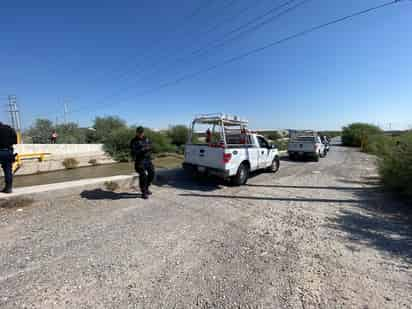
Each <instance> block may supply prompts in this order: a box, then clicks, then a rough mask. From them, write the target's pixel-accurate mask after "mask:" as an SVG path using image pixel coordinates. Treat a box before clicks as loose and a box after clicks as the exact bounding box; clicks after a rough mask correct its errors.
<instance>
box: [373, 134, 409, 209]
mask: <svg viewBox="0 0 412 309" xmlns="http://www.w3.org/2000/svg"><path fill="white" fill-rule="evenodd" d="M379 173H380V175H381V177H382V181H383V184H384V186H385V188H387V189H389V190H393V191H397V192H399V193H401V194H403V195H404V196H405V197H407V198H409V201H410V202H411V203H412V132H411V133H405V134H403V135H402V136H400V137H399V139H398V140H397V141H396V143H395V146H392V147H391V151H387V152H386V153H385V154H384V155H383V156H382V158H381V159H380V160H379ZM411 205H412V204H411Z"/></svg>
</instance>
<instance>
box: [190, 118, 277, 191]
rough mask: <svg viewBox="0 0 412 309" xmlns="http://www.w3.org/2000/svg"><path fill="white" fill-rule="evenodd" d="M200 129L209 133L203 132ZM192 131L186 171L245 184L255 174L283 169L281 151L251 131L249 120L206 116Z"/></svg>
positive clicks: (198, 119) (196, 122) (199, 119)
mask: <svg viewBox="0 0 412 309" xmlns="http://www.w3.org/2000/svg"><path fill="white" fill-rule="evenodd" d="M198 126H200V127H202V126H203V127H205V128H206V130H203V131H199V130H198V129H197V127H198ZM191 132H192V134H191V137H190V139H189V142H188V143H187V144H186V146H185V158H184V163H183V167H184V168H185V169H186V170H190V171H192V172H195V173H201V174H202V173H204V174H211V175H215V176H219V177H222V178H225V179H230V180H231V181H232V183H233V184H235V185H243V184H245V183H246V182H247V180H248V178H249V174H250V173H251V172H253V171H257V170H267V171H272V172H276V171H277V170H278V169H279V166H280V162H279V152H278V149H277V148H276V147H275V146H273V145H271V144H270V143H269V142H268V141H267V140H266V139H265V137H263V136H261V135H259V134H256V133H252V132H250V131H249V130H248V129H247V121H244V120H241V119H239V118H238V117H230V116H227V115H223V114H213V115H202V116H199V117H196V118H195V119H194V120H193V122H192V130H191ZM199 132H203V133H199Z"/></svg>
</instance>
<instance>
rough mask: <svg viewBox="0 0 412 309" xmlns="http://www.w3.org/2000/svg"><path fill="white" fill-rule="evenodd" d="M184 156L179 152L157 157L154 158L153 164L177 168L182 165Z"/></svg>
mask: <svg viewBox="0 0 412 309" xmlns="http://www.w3.org/2000/svg"><path fill="white" fill-rule="evenodd" d="M182 163H183V156H181V155H178V154H173V155H168V156H162V157H157V158H155V159H154V160H153V164H154V165H155V166H156V167H158V168H177V167H181V166H182Z"/></svg>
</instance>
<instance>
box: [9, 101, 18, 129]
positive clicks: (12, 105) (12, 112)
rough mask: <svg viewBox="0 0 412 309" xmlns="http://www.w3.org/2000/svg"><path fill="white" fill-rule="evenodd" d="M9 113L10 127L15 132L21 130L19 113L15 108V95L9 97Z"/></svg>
mask: <svg viewBox="0 0 412 309" xmlns="http://www.w3.org/2000/svg"><path fill="white" fill-rule="evenodd" d="M9 113H10V119H11V126H12V127H13V128H14V129H15V130H17V131H20V130H21V118H20V111H19V109H18V107H17V98H16V96H15V95H9Z"/></svg>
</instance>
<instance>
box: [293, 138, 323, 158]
mask: <svg viewBox="0 0 412 309" xmlns="http://www.w3.org/2000/svg"><path fill="white" fill-rule="evenodd" d="M288 154H289V157H290V159H292V160H296V159H297V158H303V157H306V158H312V159H314V160H315V161H319V158H322V157H324V156H326V148H325V145H324V144H323V143H322V141H321V139H320V137H319V136H317V135H316V133H312V135H297V136H294V137H292V138H291V139H290V141H289V144H288Z"/></svg>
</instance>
